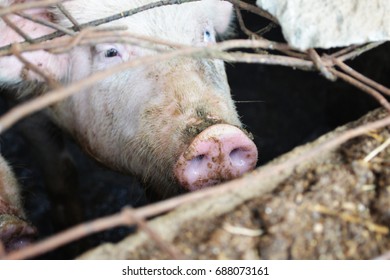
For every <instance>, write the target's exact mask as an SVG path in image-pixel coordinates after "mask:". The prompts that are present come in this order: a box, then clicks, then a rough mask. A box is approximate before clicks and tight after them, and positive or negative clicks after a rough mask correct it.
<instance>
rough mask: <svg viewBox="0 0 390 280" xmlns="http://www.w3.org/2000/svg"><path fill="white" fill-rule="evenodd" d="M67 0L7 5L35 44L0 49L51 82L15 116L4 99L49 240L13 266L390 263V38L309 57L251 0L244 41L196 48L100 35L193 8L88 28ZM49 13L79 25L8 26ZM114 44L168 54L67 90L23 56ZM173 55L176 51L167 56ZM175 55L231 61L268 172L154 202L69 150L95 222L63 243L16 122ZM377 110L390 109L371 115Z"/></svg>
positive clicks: (5, 12) (242, 4) (9, 148)
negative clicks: (40, 261) (34, 34)
mask: <svg viewBox="0 0 390 280" xmlns="http://www.w3.org/2000/svg"><path fill="white" fill-rule="evenodd" d="M61 2H62V1H56V0H50V1H32V2H26V3H20V4H15V5H11V6H8V7H2V8H0V16H1V18H2V19H3V21H4V23H5V24H7V25H8V26H9V27H10V28H14V29H15V32H17V33H18V34H20V36H22V37H24V39H25V40H24V41H23V42H19V43H15V44H13V45H7V46H2V47H0V58H2V57H3V58H4V57H8V56H10V55H13V56H15V57H17V58H18V60H19V61H20V62H22V63H23V64H25V66H26V67H27V68H28V69H30V70H31V71H34V72H35V74H36V75H38V76H40V77H41V78H43V79H44V80H45V81H46V83H47V84H48V85H49V92H48V93H45V94H42V95H40V96H38V97H36V98H33V99H31V100H28V101H26V102H24V103H22V104H20V105H17V106H15V107H14V108H12V109H9V110H8V104H6V103H7V102H5V101H3V102H2V107H3V111H4V114H3V115H2V116H1V118H0V128H1V132H2V134H3V135H2V137H3V139H4V140H3V141H4V144H3V145H2V154H3V156H4V157H5V158H6V159H7V160H8V161H11V164H12V162H16V163H19V164H22V165H25V167H18V166H14V171H15V173H16V174H17V175H19V176H18V177H19V181H20V183H21V185H22V187H23V188H24V193H25V195H24V196H25V197H26V201H25V204H26V208H27V210H26V211H27V212H28V213H29V214H28V215H29V218H30V219H31V220H32V221H33V222H34V223H35V225H36V226H37V227H38V230H39V232H41V235H40V236H39V235H38V239H37V240H36V241H35V242H34V243H33V244H32V245H30V246H27V247H25V248H22V249H20V250H16V251H11V252H7V253H6V252H4V251H1V250H0V256H1V257H2V258H4V259H24V258H39V257H40V256H41V257H42V258H64V257H66V258H75V257H79V258H81V259H374V258H384V259H388V258H390V256H389V251H390V242H389V236H390V235H389V226H390V174H389V172H390V171H389V162H390V149H389V148H388V146H389V145H390V143H389V140H388V139H389V137H390V130H389V125H390V117H389V111H390V104H389V103H388V96H389V95H390V90H389V89H388V88H387V87H386V86H389V84H390V82H389V79H388V76H389V67H390V64H389V62H390V61H389V60H390V57H389V53H390V52H389V44H388V43H385V42H384V40H386V39H388V38H386V37H384V38H381V40H383V41H380V42H377V41H376V42H369V41H367V42H358V43H354V42H349V41H347V42H346V43H339V42H338V43H337V44H336V45H335V46H334V47H337V48H329V47H327V48H326V49H325V47H321V46H318V45H314V46H305V48H306V49H304V50H302V49H300V47H299V46H295V47H294V46H293V45H294V42H293V40H292V42H289V43H290V45H289V44H288V43H286V41H285V39H284V38H283V34H284V36H285V37H286V38H290V37H289V35H286V34H287V33H286V32H287V31H285V29H286V28H285V26H283V24H284V23H283V22H282V20H283V19H285V18H284V17H283V16H286V15H285V14H284V15H280V14H279V13H278V9H277V8H274V9H272V8H269V7H268V8H269V11H270V12H274V13H272V14H271V13H270V12H267V11H266V10H264V9H262V8H260V7H258V6H256V5H255V3H252V2H253V1H238V0H228V2H231V3H232V4H234V7H235V8H234V9H235V10H234V11H235V22H236V25H237V27H236V31H235V32H233V34H232V36H230V37H229V38H228V39H226V40H223V41H220V42H217V43H215V44H210V45H207V46H202V47H198V46H197V47H194V46H186V45H180V44H177V43H172V42H169V41H165V40H160V39H158V38H149V37H145V36H140V35H136V34H135V33H134V32H132V30H123V29H122V28H121V27H120V26H119V27H117V28H112V27H110V28H105V27H104V25H103V26H101V25H102V24H104V23H107V22H111V21H115V20H117V19H119V18H122V17H128V16H132V15H135V14H137V13H142V11H144V10H148V9H158V8H159V7H160V6H164V5H177V4H180V5H186V4H185V3H186V2H192V1H191V0H189V1H188V0H181V1H178V0H176V1H170V0H167V1H160V2H156V3H153V4H149V5H146V6H142V7H139V8H137V9H134V10H130V11H125V12H123V11H118V14H116V15H112V16H111V17H109V18H104V19H101V20H97V21H94V22H90V23H86V24H79V23H77V22H76V21H75V20H74V19H73V18H72V16H71V15H69V14H68V13H67V12H66V9H65V8H64V7H63V6H62V5H61V4H60V3H61ZM260 2H264V3H265V2H267V1H258V4H259V5H260V4H261V3H260ZM280 2H283V1H280ZM264 3H263V5H264V6H265V8H266V7H267V4H266V3H265V4H264ZM47 5H50V6H57V7H58V10H59V11H61V12H62V13H64V14H65V15H66V16H67V17H68V18H69V19H70V21H71V22H72V26H71V27H64V26H61V25H56V24H53V23H49V22H45V21H42V20H40V22H39V24H43V25H50V28H53V29H54V30H56V31H55V32H53V33H51V34H49V35H46V36H44V37H40V38H30V37H29V35H28V34H25V33H24V32H23V29H19V28H17V27H16V26H14V25H13V24H12V21H11V20H9V19H8V17H9V16H10V15H15V14H16V15H18V16H22V17H25V18H28V15H26V14H24V11H25V10H26V9H29V8H31V7H32V6H35V7H43V6H47ZM302 18H304V17H302ZM28 20H31V21H37V19H36V18H33V17H29V18H28ZM303 24H304V23H303ZM345 24H347V23H345ZM280 25H281V26H282V28H283V29H281V27H280ZM383 33H384V32H383ZM343 36H344V35H343ZM339 37H341V35H340V36H339ZM345 37H346V38H347V39H348V38H349V37H348V36H347V35H345ZM367 37H369V36H367ZM53 39H55V40H53ZM375 39H377V40H379V39H378V38H375ZM113 41H114V42H116V41H120V42H125V43H127V44H134V45H137V46H140V47H143V48H148V49H152V50H157V51H158V52H157V54H155V55H153V56H147V57H141V58H137V59H134V60H131V61H128V62H126V63H123V64H119V65H117V66H114V67H112V68H109V69H107V70H104V71H100V72H96V73H93V74H92V75H91V76H89V77H87V78H86V79H83V80H80V81H77V82H75V83H72V84H69V85H61V84H58V81H56V80H53V79H52V78H51V77H49V76H47V75H46V74H45V72H44V71H41V70H40V69H39V68H37V67H35V66H34V65H33V64H31V63H30V62H29V61H28V60H27V59H25V58H24V56H23V54H24V53H25V52H28V51H33V50H45V51H47V52H53V53H63V52H65V53H66V52H68V51H69V50H70V49H72V48H75V47H77V46H85V45H93V44H96V43H98V42H99V43H102V42H113ZM309 41H310V40H309ZM318 41H321V40H318ZM343 44H345V45H346V46H343ZM166 46H169V48H168V50H167V49H166V48H162V47H166ZM161 49H162V50H161ZM177 56H186V57H196V58H205V59H221V60H224V61H225V62H226V63H227V64H228V65H227V73H228V76H229V83H230V86H231V89H232V94H233V98H234V99H235V100H236V106H237V108H238V110H239V113H240V115H242V119H243V122H244V123H245V124H246V125H247V129H248V130H249V131H251V132H252V133H253V135H254V142H255V143H256V145H257V146H258V148H259V151H260V152H259V160H260V163H259V167H258V168H257V169H256V170H254V171H252V172H250V173H249V174H246V175H244V176H243V177H242V178H239V179H235V180H233V181H229V182H226V183H223V184H221V185H218V186H215V187H213V188H207V189H204V190H200V191H197V192H193V193H189V194H184V195H180V196H177V197H174V198H170V199H166V200H163V201H160V202H154V203H148V201H147V198H145V195H144V194H143V190H142V188H141V187H140V186H139V184H138V183H137V182H135V180H134V179H132V178H129V177H127V176H124V175H121V174H117V173H111V172H109V171H106V170H104V169H103V168H102V167H99V166H96V164H95V163H94V162H92V161H91V160H89V159H87V157H86V156H85V155H84V154H83V152H81V151H80V150H79V149H78V148H77V147H76V146H75V145H74V144H73V142H72V141H71V140H67V144H66V145H67V147H68V148H70V150H71V153H72V155H73V157H74V158H75V159H76V161H77V164H76V166H77V165H78V168H79V169H80V170H81V172H84V173H81V175H80V176H79V184H80V190H78V191H77V192H78V193H79V195H80V200H81V201H82V204H84V207H85V208H86V209H85V210H84V211H85V213H84V217H87V219H86V220H91V221H88V222H84V223H83V224H81V225H78V226H74V227H72V228H70V229H68V230H66V231H63V232H60V233H55V232H57V231H58V229H56V228H55V223H53V222H52V221H51V217H50V211H51V210H50V208H51V207H52V206H51V204H50V201H48V198H47V197H46V196H45V192H44V191H43V188H44V187H43V185H44V184H45V183H44V182H43V180H42V179H41V178H40V177H41V174H40V172H41V171H39V167H37V164H36V162H34V159H33V157H34V156H33V153H32V152H31V149H33V148H31V147H28V145H27V144H26V143H25V142H24V140H23V138H22V136H21V135H20V133H19V132H18V129H16V128H15V126H17V125H15V124H16V123H17V122H19V121H20V120H22V119H23V118H28V116H29V115H31V114H33V113H35V112H37V111H39V110H42V109H44V108H46V107H48V106H51V105H52V104H54V103H55V102H59V101H60V100H63V99H64V98H67V97H69V96H71V95H73V94H77V92H78V91H79V90H80V88H84V87H88V86H89V85H92V84H94V83H96V82H97V81H99V80H102V79H104V78H105V77H107V76H109V75H114V74H116V73H119V72H120V71H124V70H126V69H129V68H131V67H137V66H139V65H145V64H153V63H157V62H160V61H165V60H169V59H172V58H174V57H177ZM347 64H348V65H347ZM336 80H337V81H336ZM11 90H12V89H11ZM3 91H4V92H5V91H6V90H5V89H4V90H3ZM7 91H10V89H7ZM376 107H381V108H379V109H375V110H373V109H374V108H376ZM370 110H372V111H370ZM369 111H370V112H369ZM366 113H367V114H366ZM363 115H365V116H364V117H362V116H363ZM360 117H362V118H360ZM357 119H358V120H357ZM353 120H355V121H353ZM350 121H353V122H351V123H349V124H346V123H347V122H350ZM344 124H346V125H345V126H342V127H340V128H337V129H335V128H336V127H338V126H340V125H344ZM333 129H335V130H333ZM329 131H331V132H329ZM325 132H329V133H327V134H325V135H323V134H324V133H325ZM55 133H57V132H55ZM321 135H323V136H322V137H320V138H319V139H318V140H315V139H317V138H318V137H319V136H321ZM7 139H8V140H7ZM308 142H310V143H308ZM305 143H308V144H305ZM16 144H18V145H16ZM302 144H305V145H302ZM299 145H302V146H300V147H298V148H295V147H296V146H299ZM293 148H295V149H293ZM292 149H293V150H292ZM291 150H292V151H291ZM289 151H290V152H289ZM286 152H288V153H286ZM284 153H286V154H284ZM282 154H284V155H282ZM26 155H27V156H26ZM277 156H279V157H277ZM19 157H21V158H23V159H21V160H20V159H18V158H19ZM276 157H277V158H276ZM275 158H276V159H275ZM30 161H32V163H31V166H29V164H30V163H29V162H30ZM88 176H91V177H88ZM26 177H27V178H38V179H37V181H38V182H31V180H29V179H26ZM24 185H27V186H24ZM129 185H132V188H131V189H130V188H129ZM114 186H115V187H114ZM91 189H93V190H91ZM93 192H95V193H93ZM130 205H131V207H130ZM34 211H35V212H34ZM109 214H110V215H109ZM103 216H104V217H103ZM87 229H88V230H87ZM109 229H114V230H111V231H108V230H109ZM115 229H116V230H115ZM134 231H135V232H134ZM42 233H43V234H42ZM96 233H100V234H97V235H96ZM92 234H95V235H94V236H92V237H88V236H90V235H92ZM75 241H77V243H73V245H68V244H71V243H72V242H75ZM98 245H100V246H98ZM95 246H98V247H96V248H94V247H95ZM61 247H63V248H64V249H62V250H57V251H55V250H56V249H58V248H61ZM74 247H78V248H81V251H80V250H79V249H75V248H74ZM93 248H94V249H93ZM87 249H88V250H89V251H87ZM86 251H87V252H86ZM75 252H77V253H75ZM44 254H47V255H44ZM42 255H43V256H42Z"/></svg>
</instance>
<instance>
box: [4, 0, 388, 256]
mask: <svg viewBox="0 0 390 280" xmlns="http://www.w3.org/2000/svg"><path fill="white" fill-rule="evenodd" d="M191 1H198V0H163V1H159V2H156V3H153V4H150V5H146V6H143V7H140V8H137V9H134V10H131V11H125V12H122V13H119V14H116V15H113V16H111V17H108V18H105V19H99V20H96V21H92V22H89V23H85V24H79V23H78V22H77V21H76V20H75V19H74V18H73V17H72V15H71V14H70V13H69V12H68V11H67V10H66V9H65V8H64V6H62V4H61V2H62V1H59V0H43V1H34V2H28V3H23V4H17V5H13V6H10V7H0V17H1V18H2V19H3V20H4V22H5V23H6V24H8V26H9V27H10V28H12V29H13V30H14V31H15V32H17V33H18V34H20V35H21V37H23V38H24V39H25V41H24V42H21V43H18V44H15V45H13V46H3V47H0V57H2V56H8V55H14V56H16V57H17V58H18V59H19V60H20V61H21V62H22V63H24V64H25V65H26V66H27V67H28V68H29V69H31V70H32V71H34V72H35V73H36V74H38V75H39V76H41V77H42V78H43V79H44V80H46V81H47V82H48V83H49V84H50V85H51V87H52V90H51V91H50V92H49V93H48V94H45V95H43V96H40V97H37V98H35V99H33V100H31V101H29V102H26V103H25V104H23V105H19V106H17V107H15V108H14V109H12V110H11V111H9V112H8V113H6V114H5V115H3V116H2V117H1V118H0V133H1V132H3V131H4V130H6V129H7V128H9V127H11V126H12V125H13V124H14V123H16V122H17V121H19V120H20V119H22V118H24V117H26V116H27V115H29V114H32V113H34V112H36V111H38V110H41V109H43V108H46V107H47V106H49V105H51V104H54V103H55V102H58V101H60V100H63V99H64V98H67V97H69V96H71V95H73V94H76V93H77V92H79V91H80V90H81V89H82V88H85V87H87V86H89V85H91V84H93V83H95V82H97V81H99V80H102V79H104V78H106V77H107V76H109V75H113V74H115V73H118V72H120V71H123V70H126V69H128V68H131V67H136V66H138V65H141V64H142V65H145V64H152V63H156V62H158V61H162V60H167V59H172V58H174V57H177V56H192V57H203V58H218V59H223V60H225V61H228V62H246V63H262V64H272V65H283V66H287V67H293V68H298V69H302V70H307V71H319V72H320V73H322V74H323V76H324V77H325V78H327V79H329V80H332V81H333V80H335V79H336V78H340V79H342V80H344V81H345V82H347V83H350V84H351V85H353V86H355V87H357V88H359V89H360V90H362V91H364V92H366V93H368V94H370V95H371V96H373V97H374V98H376V99H377V100H378V102H379V103H380V104H381V105H382V106H383V107H384V108H386V109H387V110H388V111H389V112H390V104H389V103H388V101H387V100H386V98H384V97H383V94H385V95H390V90H389V89H388V88H386V87H384V86H383V85H380V84H378V83H377V82H375V81H372V80H371V79H369V78H367V77H365V76H364V75H362V74H360V73H358V72H356V71H355V70H354V69H352V68H350V67H349V66H347V65H346V64H345V61H346V60H349V59H351V58H354V57H356V56H359V55H360V54H362V53H364V52H366V51H369V50H371V49H373V48H375V47H377V46H379V45H380V44H382V42H379V43H371V44H365V45H361V46H351V47H346V48H343V49H341V50H339V51H337V52H334V53H333V54H330V55H329V54H328V55H323V56H320V55H319V54H318V53H317V52H316V51H315V50H314V49H311V50H308V51H307V52H300V51H298V50H295V49H292V48H291V47H289V46H288V45H287V44H285V43H279V42H272V41H268V40H266V39H264V38H263V37H261V36H260V35H259V34H256V33H255V32H252V31H250V30H249V29H247V28H246V27H245V23H244V20H243V18H242V16H241V13H240V10H239V9H244V10H247V11H250V12H252V13H255V14H258V15H260V16H262V17H265V18H267V19H268V20H270V22H271V23H272V24H275V23H277V21H276V19H275V18H274V17H273V16H271V15H270V14H268V13H267V12H265V11H263V10H261V9H260V8H258V7H256V6H253V5H249V4H247V3H245V2H242V1H239V0H227V1H229V2H231V3H233V4H234V5H235V6H236V9H237V10H236V11H237V15H238V19H239V24H240V27H241V29H242V30H243V32H245V33H246V34H247V35H248V36H250V37H251V38H252V39H251V40H230V41H225V42H222V43H218V44H215V45H210V46H207V47H192V46H184V45H180V44H177V43H172V42H166V41H163V40H159V39H156V38H147V37H143V36H139V35H134V34H131V33H129V32H125V31H121V30H120V28H117V29H115V30H112V28H110V29H107V28H98V27H96V26H99V25H101V24H104V23H107V22H110V21H114V20H118V19H120V18H123V17H126V16H131V15H134V14H136V13H139V12H142V11H145V10H148V9H153V8H156V7H160V6H163V5H172V4H181V3H186V2H191ZM48 5H57V7H58V8H59V10H60V11H61V12H62V13H63V14H64V15H65V16H66V17H67V18H68V19H69V20H70V22H71V23H72V24H73V26H72V27H70V28H64V27H62V26H58V25H56V24H52V23H48V22H45V21H43V20H39V19H36V18H32V17H31V16H28V15H25V14H24V13H23V11H24V10H26V9H28V8H32V7H45V6H48ZM9 14H18V15H19V16H22V17H25V18H26V19H29V20H32V21H35V22H37V23H39V24H42V25H45V26H49V27H51V28H53V29H54V30H56V31H55V32H53V33H52V34H49V35H46V36H42V37H40V38H35V39H32V38H30V37H29V36H28V35H27V34H25V33H24V32H23V30H20V29H19V28H17V27H16V26H15V25H13V24H12V22H11V21H10V20H9V18H8V17H7V16H8V15H9ZM267 28H270V27H267ZM64 34H67V35H68V36H67V37H63V36H64ZM52 39H55V40H52ZM49 40H51V41H49ZM101 42H123V43H128V44H133V45H137V46H141V47H145V48H150V49H154V50H157V54H156V55H153V56H149V57H143V58H139V59H136V60H133V61H131V62H127V63H124V64H121V65H118V66H115V67H113V68H110V69H107V70H105V71H102V72H97V73H94V74H92V75H91V76H90V77H88V78H86V79H84V80H82V81H79V82H77V83H74V84H71V85H67V86H61V85H59V84H58V82H56V81H54V79H53V78H52V77H50V76H49V75H48V74H47V73H45V72H44V71H42V70H40V69H37V67H34V65H32V64H31V63H30V62H29V61H27V60H26V59H25V58H24V57H23V52H26V51H33V50H45V51H48V52H52V53H63V52H67V51H69V50H71V49H72V48H74V47H76V46H82V45H94V44H97V43H101ZM167 46H169V47H170V48H169V49H172V48H173V50H170V51H167V49H168V48H167ZM237 49H240V50H242V49H245V50H249V51H248V52H242V51H240V52H238V51H236V50H237ZM250 50H263V51H265V52H260V53H253V52H251V51H250ZM267 51H278V52H280V53H282V54H283V55H275V54H268V53H267ZM336 67H338V68H339V69H340V70H337V69H336ZM388 125H390V116H388V117H385V118H383V119H381V120H378V121H374V122H371V123H368V124H366V125H363V126H360V127H357V128H354V129H350V130H348V131H346V132H344V133H342V134H340V135H338V136H337V137H335V138H332V139H329V140H328V141H326V142H325V143H323V144H322V145H320V146H319V147H315V148H313V149H311V150H309V151H307V152H306V153H304V154H302V155H299V156H297V157H294V158H292V159H290V160H288V161H286V162H283V163H280V164H278V165H276V166H274V167H272V168H268V169H267V168H265V169H260V170H255V171H253V172H252V176H249V177H244V178H241V179H238V180H234V181H232V182H229V183H225V184H222V185H221V186H217V187H215V188H212V189H207V190H203V191H199V192H196V193H191V194H187V195H184V196H181V197H177V198H172V199H169V200H166V201H163V202H159V203H156V204H153V205H149V206H146V207H142V208H139V209H137V210H134V209H128V208H126V209H124V210H123V211H122V212H120V213H118V214H115V215H112V216H108V217H105V218H100V219H97V220H96V221H91V222H88V223H85V224H81V225H78V226H76V227H73V228H71V229H68V230H66V231H64V232H62V233H60V234H57V235H55V236H53V237H49V238H47V239H46V240H43V241H41V242H38V243H37V244H33V245H31V246H28V247H26V248H23V249H20V250H18V251H15V252H11V253H9V254H4V252H3V250H1V249H2V247H1V246H0V258H4V259H24V258H32V257H35V256H38V255H40V254H43V253H45V252H49V251H51V250H53V249H55V248H58V247H60V246H63V245H65V244H67V243H69V242H72V241H74V240H77V239H80V238H82V237H84V236H87V235H90V234H92V233H95V232H99V231H103V230H106V229H110V228H113V227H117V226H122V225H126V226H129V225H134V224H136V225H138V227H139V228H140V229H141V230H143V231H144V232H145V233H146V234H148V235H149V236H150V237H151V239H152V240H154V242H155V243H156V244H157V246H159V247H161V248H162V249H163V251H164V252H166V253H167V255H169V256H171V258H174V259H182V258H183V256H182V255H181V253H180V252H179V251H178V250H177V249H176V248H175V247H173V245H172V244H170V243H169V242H166V241H164V240H163V239H162V238H161V237H160V236H158V235H157V234H156V233H155V232H154V231H153V230H152V229H151V228H150V227H149V226H148V224H147V222H146V221H145V219H146V218H148V217H151V216H155V215H158V214H161V213H165V212H167V211H170V210H172V209H175V208H177V207H179V206H181V205H184V204H188V203H190V202H194V201H197V200H199V199H204V198H206V197H210V196H215V195H219V194H222V193H225V192H227V191H231V190H233V189H236V188H240V186H241V185H242V184H243V181H245V180H249V179H250V180H262V179H263V178H266V177H268V176H275V175H277V174H278V173H280V172H282V171H283V170H284V169H285V168H287V167H291V166H296V165H297V164H299V163H300V162H302V161H304V160H309V159H312V158H314V157H315V156H316V155H318V154H319V153H323V152H326V151H329V150H331V149H334V148H336V147H338V146H339V145H341V144H342V143H344V142H346V141H348V140H350V139H352V138H354V137H357V136H359V135H363V134H366V133H368V132H369V131H371V130H373V129H379V128H382V127H385V126H388ZM248 178H249V179H248Z"/></svg>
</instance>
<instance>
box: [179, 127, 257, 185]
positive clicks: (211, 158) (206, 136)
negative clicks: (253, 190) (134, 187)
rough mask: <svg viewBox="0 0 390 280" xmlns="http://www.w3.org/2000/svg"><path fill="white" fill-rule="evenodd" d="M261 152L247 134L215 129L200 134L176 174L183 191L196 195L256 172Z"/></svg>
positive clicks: (181, 159) (185, 152) (223, 128)
mask: <svg viewBox="0 0 390 280" xmlns="http://www.w3.org/2000/svg"><path fill="white" fill-rule="evenodd" d="M257 155H258V152H257V148H256V146H255V144H254V143H253V142H252V140H250V139H249V138H248V137H247V136H246V135H245V133H244V132H243V131H241V130H240V129H239V128H237V127H235V126H232V125H227V124H217V125H213V126H211V127H209V128H207V129H206V130H204V131H203V132H202V133H200V134H199V135H198V136H197V137H195V139H194V140H193V141H192V143H191V144H190V145H189V147H188V148H187V149H186V151H184V152H183V153H182V154H181V156H180V158H179V160H178V162H177V163H176V165H175V168H174V172H175V176H176V178H177V180H178V181H179V183H180V184H181V185H182V186H183V188H185V189H187V190H189V191H194V190H197V189H201V188H204V187H208V186H212V185H215V184H218V183H220V182H223V181H226V180H229V179H233V178H237V177H239V176H241V175H243V174H244V173H245V172H247V171H250V170H252V169H253V168H255V166H256V163H257Z"/></svg>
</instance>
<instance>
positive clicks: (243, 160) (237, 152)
mask: <svg viewBox="0 0 390 280" xmlns="http://www.w3.org/2000/svg"><path fill="white" fill-rule="evenodd" d="M247 154H248V151H246V150H245V149H243V148H235V149H233V150H232V151H231V152H230V154H229V157H230V161H231V163H232V164H233V165H234V166H244V165H246V164H247Z"/></svg>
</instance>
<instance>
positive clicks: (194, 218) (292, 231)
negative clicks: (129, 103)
mask: <svg viewBox="0 0 390 280" xmlns="http://www.w3.org/2000/svg"><path fill="white" fill-rule="evenodd" d="M385 115H386V113H385V112H384V111H380V110H379V111H378V110H377V111H374V112H371V113H369V114H368V115H367V116H365V117H363V118H362V119H360V120H359V121H357V122H355V123H351V124H348V125H346V126H344V127H342V128H339V129H337V130H335V131H333V132H331V133H329V134H327V135H325V136H323V137H321V138H320V139H319V140H317V141H315V142H313V143H310V144H307V145H305V146H302V147H299V148H297V149H295V150H294V151H292V152H290V153H288V154H286V155H284V156H282V157H280V158H278V159H276V160H274V161H273V162H271V163H270V164H268V165H266V166H264V167H261V168H260V169H258V170H257V171H256V172H261V171H262V170H266V169H268V168H270V167H272V166H275V165H277V164H278V163H281V162H284V161H286V160H288V159H291V158H293V157H296V156H297V155H300V154H302V153H304V152H305V151H307V150H309V149H311V148H313V147H316V146H318V145H319V144H320V143H323V142H324V141H325V140H327V139H330V138H332V137H335V135H337V134H339V133H340V132H342V131H345V130H346V129H347V128H351V127H356V126H358V125H360V124H363V123H366V122H367V121H372V120H374V119H379V118H382V117H384V116H385ZM389 137H390V128H389V127H387V128H385V129H382V130H380V131H373V132H372V133H370V134H367V135H364V136H361V137H358V138H355V139H353V140H351V141H349V142H347V143H345V144H344V145H342V146H341V147H339V148H338V149H336V150H334V151H331V152H327V153H324V154H321V155H318V156H317V157H316V158H315V159H314V160H311V161H305V162H302V163H300V164H299V165H297V166H295V168H290V169H288V168H287V169H286V170H284V171H283V172H282V173H280V174H279V175H278V176H276V177H272V176H271V178H266V179H265V180H261V181H256V180H251V175H249V176H246V177H244V179H245V181H243V180H242V182H248V181H249V182H250V184H248V183H246V184H247V186H244V187H243V188H240V189H239V190H236V191H229V192H226V194H223V195H218V196H214V197H210V198H209V199H205V200H202V201H199V202H196V203H193V204H191V205H186V206H183V207H180V208H178V209H176V210H175V211H172V212H171V213H168V214H166V215H163V216H161V217H158V218H155V219H153V220H152V221H150V222H149V225H150V227H151V228H152V229H153V230H154V231H155V232H156V233H158V234H159V235H160V236H161V237H162V238H164V239H165V240H167V241H168V242H171V244H172V245H173V246H174V247H175V248H176V249H177V250H178V251H179V252H181V254H183V255H184V257H186V258H189V259H372V258H375V257H378V256H379V255H381V254H384V253H385V252H387V251H389V250H390V234H389V227H390V148H389V147H388V148H387V149H385V150H384V151H383V152H381V153H380V154H379V155H377V156H376V157H374V158H373V159H372V160H370V161H369V162H365V161H364V160H363V159H364V158H365V157H366V156H367V155H368V154H369V153H370V152H372V151H373V150H374V149H375V148H376V147H378V146H379V145H381V144H382V143H383V142H384V141H386V140H387V139H389ZM80 258H86V259H166V258H170V257H169V255H167V253H166V252H164V251H162V250H161V249H159V247H158V246H156V244H155V243H154V242H153V241H151V239H150V237H149V236H147V235H146V234H145V233H144V232H140V233H138V234H134V235H130V236H129V237H128V238H126V239H125V240H123V241H122V242H120V243H118V244H111V243H107V244H104V245H102V246H100V247H97V248H96V249H94V250H91V251H90V252H87V253H86V254H84V255H82V256H81V257H80Z"/></svg>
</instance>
